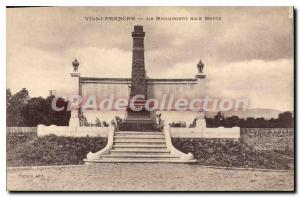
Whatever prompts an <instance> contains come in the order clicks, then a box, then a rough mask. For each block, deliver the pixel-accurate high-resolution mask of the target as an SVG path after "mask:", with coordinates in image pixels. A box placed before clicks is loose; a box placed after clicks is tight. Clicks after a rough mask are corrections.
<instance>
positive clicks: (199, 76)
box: [195, 73, 206, 79]
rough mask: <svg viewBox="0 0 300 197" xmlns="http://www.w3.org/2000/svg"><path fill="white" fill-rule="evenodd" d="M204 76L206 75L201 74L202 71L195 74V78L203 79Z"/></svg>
mask: <svg viewBox="0 0 300 197" xmlns="http://www.w3.org/2000/svg"><path fill="white" fill-rule="evenodd" d="M205 77H206V75H204V74H202V73H198V74H197V75H195V78H196V79H204V78H205Z"/></svg>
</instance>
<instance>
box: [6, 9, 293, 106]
mask: <svg viewBox="0 0 300 197" xmlns="http://www.w3.org/2000/svg"><path fill="white" fill-rule="evenodd" d="M111 16H116V17H118V16H120V17H121V16H126V17H136V18H140V17H142V18H143V20H134V21H89V20H86V17H111ZM164 16H166V17H202V20H201V21H190V20H189V21H178V20H172V21H156V20H154V21H148V20H146V17H148V18H150V17H154V19H155V17H164ZM204 17H221V20H208V21H205V20H204ZM134 25H143V26H144V31H145V32H146V37H145V65H146V70H147V75H148V76H149V77H151V78H193V77H194V76H195V74H197V63H198V62H199V60H200V59H201V60H202V61H203V62H204V64H205V67H204V73H205V74H206V76H207V80H208V90H207V91H208V92H209V94H210V95H213V96H216V97H219V98H220V97H230V98H235V97H236V98H241V97H246V98H248V99H249V101H250V104H251V106H249V107H250V108H269V109H277V110H281V111H285V110H292V109H293V106H294V104H293V89H294V87H293V83H294V81H293V79H294V77H293V75H294V70H293V65H294V62H293V51H294V48H293V42H294V41H293V17H292V14H291V9H290V8H288V7H264V8H263V7H252V8H250V7H239V8H237V7H226V8H225V7H224V8H222V7H147V8H146V7H139V8H132V7H123V8H121V7H114V8H112V7H106V8H101V7H48V8H8V9H7V79H6V80H7V88H10V89H11V91H12V93H15V92H17V91H19V90H21V89H22V88H24V87H25V88H27V89H28V90H29V93H30V96H31V97H37V96H43V97H46V96H47V95H48V94H49V90H52V89H54V90H56V92H57V93H58V94H63V93H65V92H68V91H69V90H70V87H71V80H70V72H72V65H71V63H72V61H73V59H74V58H75V57H77V58H78V59H79V62H80V67H79V71H80V73H81V76H83V77H130V75H131V60H132V37H131V32H132V31H133V26H134Z"/></svg>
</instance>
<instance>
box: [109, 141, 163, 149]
mask: <svg viewBox="0 0 300 197" xmlns="http://www.w3.org/2000/svg"><path fill="white" fill-rule="evenodd" d="M113 147H115V148H167V146H166V144H165V143H162V144H159V143H156V144H151V143H147V144H146V143H143V144H142V143H139V144H136V143H122V142H121V143H116V144H114V145H113Z"/></svg>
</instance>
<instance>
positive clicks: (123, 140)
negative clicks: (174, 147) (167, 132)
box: [114, 139, 166, 143]
mask: <svg viewBox="0 0 300 197" xmlns="http://www.w3.org/2000/svg"><path fill="white" fill-rule="evenodd" d="M114 142H116V143H117V142H134V143H148V142H149V143H150V142H151V143H166V141H165V139H114Z"/></svg>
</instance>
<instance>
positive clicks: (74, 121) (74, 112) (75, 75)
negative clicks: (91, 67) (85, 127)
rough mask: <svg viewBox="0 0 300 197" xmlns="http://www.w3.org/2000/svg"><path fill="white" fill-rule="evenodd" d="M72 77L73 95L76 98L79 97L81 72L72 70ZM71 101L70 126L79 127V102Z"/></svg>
mask: <svg viewBox="0 0 300 197" xmlns="http://www.w3.org/2000/svg"><path fill="white" fill-rule="evenodd" d="M71 79H72V96H73V98H74V100H75V99H76V97H77V98H79V79H80V73H79V72H72V73H71ZM70 102H71V118H70V121H69V126H75V127H79V126H80V122H79V116H78V115H79V107H80V106H79V102H72V101H70Z"/></svg>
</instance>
